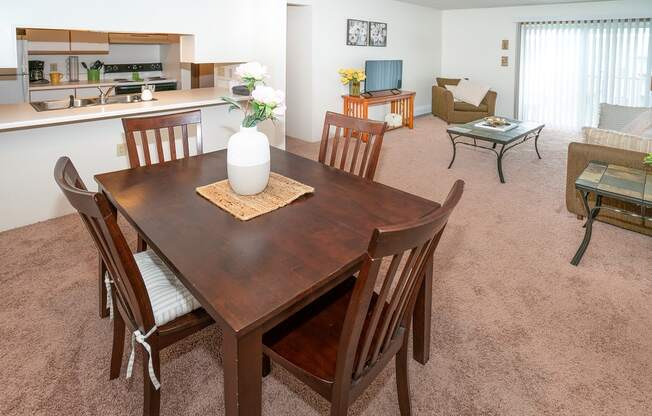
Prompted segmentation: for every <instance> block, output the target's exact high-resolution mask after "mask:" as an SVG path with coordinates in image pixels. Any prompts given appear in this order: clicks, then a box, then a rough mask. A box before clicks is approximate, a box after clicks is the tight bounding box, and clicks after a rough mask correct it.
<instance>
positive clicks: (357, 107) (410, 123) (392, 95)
mask: <svg viewBox="0 0 652 416" xmlns="http://www.w3.org/2000/svg"><path fill="white" fill-rule="evenodd" d="M416 94H417V93H416V92H413V91H399V90H390V91H377V92H373V93H371V96H370V97H369V96H365V95H367V94H364V95H361V96H359V97H353V96H350V95H343V96H342V98H343V99H344V114H346V115H347V116H353V117H359V118H369V106H372V105H381V104H388V103H389V104H390V106H391V111H392V113H397V114H400V115H401V116H402V117H403V126H404V127H409V128H414V96H415V95H416ZM403 126H401V127H403ZM395 128H398V127H392V128H388V130H392V129H395Z"/></svg>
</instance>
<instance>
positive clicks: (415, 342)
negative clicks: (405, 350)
mask: <svg viewBox="0 0 652 416" xmlns="http://www.w3.org/2000/svg"><path fill="white" fill-rule="evenodd" d="M432 267H433V258H432V257H430V258H429V259H428V263H426V271H425V276H424V278H423V283H421V288H419V294H418V295H417V302H416V305H415V307H414V315H413V317H412V320H413V323H414V325H413V328H412V331H413V332H412V356H413V357H414V359H415V360H416V361H418V362H419V363H421V364H424V365H425V364H426V363H427V362H428V360H429V359H430V324H431V322H430V321H431V320H432Z"/></svg>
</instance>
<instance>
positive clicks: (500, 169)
mask: <svg viewBox="0 0 652 416" xmlns="http://www.w3.org/2000/svg"><path fill="white" fill-rule="evenodd" d="M504 154H505V145H502V147H501V148H500V152H499V153H498V176H499V177H500V183H505V176H504V175H503V155H504Z"/></svg>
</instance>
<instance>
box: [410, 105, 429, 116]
mask: <svg viewBox="0 0 652 416" xmlns="http://www.w3.org/2000/svg"><path fill="white" fill-rule="evenodd" d="M430 113H432V109H431V107H430V106H429V105H420V106H418V107H414V116H415V117H418V116H423V115H426V114H430Z"/></svg>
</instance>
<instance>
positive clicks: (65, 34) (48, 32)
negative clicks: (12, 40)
mask: <svg viewBox="0 0 652 416" xmlns="http://www.w3.org/2000/svg"><path fill="white" fill-rule="evenodd" d="M25 35H26V37H27V51H28V53H30V54H41V55H48V54H56V53H61V52H70V31H68V30H54V29H26V30H25Z"/></svg>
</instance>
